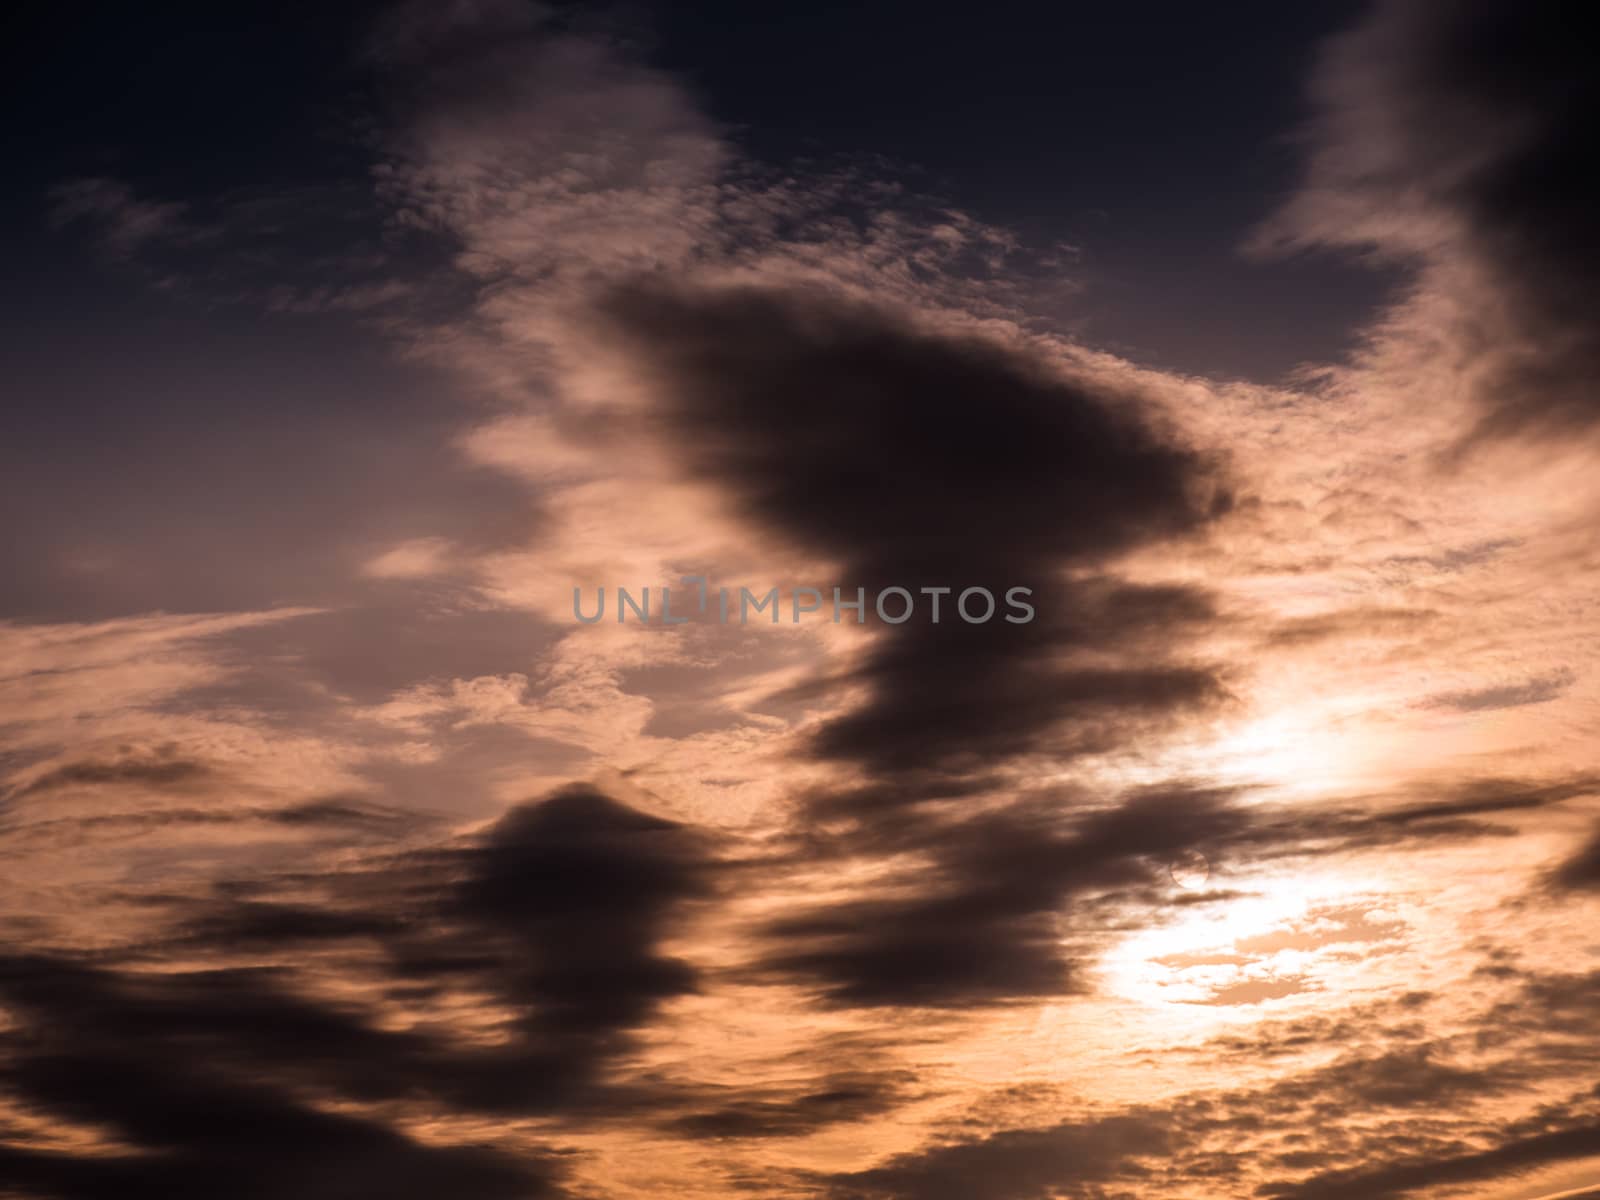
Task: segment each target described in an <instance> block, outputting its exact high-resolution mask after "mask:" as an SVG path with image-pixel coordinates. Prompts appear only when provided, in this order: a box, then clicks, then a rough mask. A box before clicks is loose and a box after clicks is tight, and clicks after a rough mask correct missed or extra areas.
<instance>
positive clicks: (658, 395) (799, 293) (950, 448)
mask: <svg viewBox="0 0 1600 1200" xmlns="http://www.w3.org/2000/svg"><path fill="white" fill-rule="evenodd" d="M599 327H600V331H601V335H602V336H603V337H604V338H607V339H609V340H610V343H611V344H612V345H613V346H614V347H616V348H619V349H620V350H621V352H622V354H623V355H624V356H625V359H626V361H627V362H629V363H630V364H631V365H632V367H633V369H634V370H635V371H636V372H637V374H638V377H639V379H640V380H641V381H642V382H643V383H644V385H645V386H646V387H647V389H648V390H649V392H650V395H651V397H652V399H653V401H654V402H655V408H654V409H653V415H654V419H656V420H657V421H658V422H659V424H660V427H661V429H662V432H663V433H664V435H665V436H666V437H667V439H668V441H669V443H670V444H671V445H673V446H674V447H675V449H676V451H677V453H678V454H679V456H680V458H681V462H682V465H683V467H684V469H685V470H686V471H688V472H691V473H693V474H694V475H695V476H696V477H698V478H703V479H707V480H710V481H712V482H715V483H716V484H718V485H720V486H721V487H722V488H723V489H724V490H725V491H726V493H727V495H728V496H729V498H730V500H731V501H732V503H733V505H734V507H735V508H736V509H737V511H738V512H739V513H740V514H741V515H742V516H743V517H744V518H745V519H747V520H748V521H750V522H752V523H753V524H754V525H756V526H757V528H758V529H759V530H761V531H762V532H764V533H766V534H768V535H770V536H776V537H777V538H779V539H781V540H782V541H783V542H786V543H787V544H789V545H790V546H792V547H795V548H796V549H798V550H799V551H801V552H803V553H806V554H809V555H816V556H821V557H823V558H824V559H826V560H828V561H831V562H833V563H835V564H837V569H838V572H839V583H840V585H841V586H843V587H846V588H853V587H856V586H859V587H864V588H866V589H867V592H868V594H869V596H872V595H876V593H877V592H878V591H879V590H880V589H882V588H886V587H894V586H897V587H904V588H907V589H910V590H911V591H912V592H913V593H914V594H915V595H917V597H918V603H919V606H920V608H919V611H918V613H917V615H916V616H914V617H913V618H912V619H911V620H910V621H908V622H906V623H904V624H901V625H893V626H891V625H889V624H887V623H884V622H880V621H877V620H876V619H875V618H872V624H873V626H874V630H875V637H874V639H873V641H872V643H871V645H870V647H869V648H868V649H867V651H866V652H865V654H864V655H863V656H862V658H861V659H860V660H859V662H858V663H856V664H855V665H853V666H852V667H850V668H849V669H848V670H847V671H846V672H844V673H843V674H840V675H837V676H834V677H830V678H827V679H825V680H822V681H818V682H813V683H811V684H809V685H805V686H806V687H807V688H808V689H810V690H813V691H814V690H815V689H817V688H823V689H839V690H841V691H846V690H847V691H848V692H849V693H850V694H852V695H860V696H862V697H864V699H863V700H862V701H861V702H860V703H858V704H856V705H855V706H854V707H852V708H850V709H849V710H847V711H845V712H844V713H843V714H841V715H837V716H835V717H832V718H831V719H828V720H826V721H824V722H823V723H822V725H821V726H820V728H819V729H818V730H817V732H816V733H815V735H814V737H813V738H812V740H811V743H810V749H811V752H812V753H813V754H814V755H816V756H818V757H820V758H822V759H824V760H827V761H830V762H834V763H838V764H841V765H844V766H848V767H853V768H856V769H857V770H859V771H860V772H861V783H860V785H859V786H857V787H853V788H852V787H845V788H841V789H838V790H835V791H832V792H828V793H819V794H817V795H815V796H813V797H812V798H811V799H810V800H809V801H808V805H807V807H808V811H809V813H810V814H811V815H812V816H813V817H815V818H817V819H820V820H823V821H827V822H834V823H837V822H838V821H840V820H841V819H843V820H844V821H845V822H846V824H849V825H853V826H854V831H853V833H851V834H848V835H846V836H845V837H844V839H843V840H841V841H836V842H834V843H833V844H832V845H830V846H829V847H828V848H826V849H825V850H822V851H820V853H822V854H824V855H825V856H832V857H833V858H835V859H836V860H837V859H844V858H849V857H852V856H856V857H858V858H859V857H865V858H867V859H871V858H873V857H875V856H882V855H884V854H887V853H900V852H905V851H907V850H909V851H910V852H912V853H914V854H915V855H916V856H917V857H918V858H919V860H920V861H919V865H918V867H917V869H916V871H915V873H914V876H913V877H911V878H899V877H896V878H894V879H891V880H889V881H888V882H887V883H885V884H884V885H883V888H882V891H883V893H884V894H883V895H881V896H880V895H867V896H863V897H861V898H859V899H856V900H850V901H846V902H843V903H841V904H838V905H829V906H824V907H821V908H818V909H816V910H813V911H811V912H806V913H801V914H797V915H795V916H793V917H790V918H787V919H785V920H782V921H780V922H777V923H775V924H774V925H773V927H772V928H771V930H770V931H769V933H770V935H771V936H772V938H774V939H775V941H776V945H777V948H776V949H775V950H774V952H773V954H772V956H771V957H770V958H769V959H768V960H767V961H766V962H765V963H764V964H763V967H764V969H765V970H767V971H771V972H776V973H777V974H779V975H780V976H784V977H790V978H795V979H797V980H805V979H809V980H812V981H814V982H815V983H816V984H817V985H819V986H820V988H821V990H822V993H823V995H824V996H826V998H827V999H828V1000H830V1001H831V1002H833V1003H840V1004H861V1005H881V1004H923V1005H934V1006H944V1005H958V1004H970V1003H982V1002H993V1001H998V1000H1004V999H1008V998H1015V997H1021V996H1038V995H1046V994H1051V993H1056V992H1061V991H1065V990H1070V989H1071V988H1073V987H1074V986H1075V984H1074V982H1073V980H1072V978H1071V972H1070V970H1069V964H1068V962H1067V961H1066V958H1065V956H1064V952H1063V950H1062V948H1061V941H1060V937H1059V931H1058V928H1057V925H1058V914H1057V909H1058V908H1059V906H1060V904H1061V902H1062V900H1063V898H1064V897H1065V896H1066V895H1067V894H1069V893H1071V892H1074V891H1076V890H1078V889H1081V888H1087V887H1089V886H1091V885H1092V884H1095V883H1102V884H1104V883H1109V882H1122V883H1129V882H1135V881H1144V882H1148V881H1149V879H1150V878H1152V877H1153V876H1151V875H1150V873H1149V872H1148V871H1146V870H1145V869H1144V868H1141V867H1140V866H1138V865H1137V864H1136V862H1135V858H1136V856H1137V853H1139V852H1140V851H1144V850H1148V851H1153V850H1156V849H1158V848H1160V846H1161V845H1165V844H1168V843H1167V841H1166V839H1165V838H1164V837H1163V836H1162V835H1160V834H1158V833H1156V832H1155V830H1154V826H1153V825H1152V827H1151V829H1149V830H1147V831H1146V833H1145V836H1144V841H1143V842H1142V843H1141V842H1140V840H1139V837H1138V836H1136V835H1133V834H1132V833H1131V831H1130V832H1129V833H1128V834H1127V835H1126V836H1125V837H1124V835H1122V834H1117V835H1112V834H1109V833H1107V832H1106V831H1104V830H1102V829H1099V828H1098V827H1096V828H1095V829H1092V830H1091V829H1077V828H1074V827H1072V824H1071V822H1062V821H1056V822H1054V823H1052V820H1051V819H1050V818H1048V817H1047V816H1046V815H1045V814H1044V813H1042V812H1041V811H1040V810H1037V809H1036V808H1034V807H1032V806H1031V805H1030V804H1027V803H1018V804H1017V805H1015V806H1014V807H1010V808H1007V809H1005V810H1004V811H995V810H994V807H993V804H992V803H989V804H979V801H980V799H981V798H982V797H985V796H988V797H989V798H990V800H992V797H993V793H994V791H995V790H996V788H997V787H999V786H1003V782H1002V781H1003V780H1004V778H1005V777H1006V775H1007V773H1008V772H1009V771H1011V770H1014V769H1015V767H1016V765H1017V764H1018V763H1019V762H1020V761H1022V760H1024V759H1026V758H1027V757H1028V756H1030V755H1042V754H1050V755H1052V756H1054V758H1055V759H1056V760H1057V761H1059V760H1062V759H1069V760H1070V759H1072V758H1075V757H1079V756H1083V755H1088V754H1095V753H1101V752H1106V751H1112V750H1117V749H1121V748H1124V747H1126V746H1127V745H1129V744H1130V743H1132V742H1134V741H1136V740H1137V739H1139V738H1141V737H1145V736H1150V735H1154V734H1159V733H1162V732H1165V731H1167V730H1168V729H1170V728H1171V727H1172V726H1173V725H1174V724H1175V723H1176V722H1178V721H1180V720H1182V719H1184V718H1186V717H1191V716H1194V715H1196V714H1202V713H1205V712H1206V711H1208V710H1209V709H1212V708H1214V707H1215V706H1217V705H1218V704H1220V703H1221V702H1223V701H1224V700H1225V699H1226V695H1227V693H1226V690H1225V687H1224V685H1223V682H1222V678H1221V675H1220V673H1219V671H1218V670H1217V669H1216V668H1215V667H1214V666H1212V665H1210V664H1206V663H1202V662H1198V661H1194V659H1193V656H1192V655H1190V654H1185V653H1184V652H1183V650H1184V647H1185V645H1186V644H1187V640H1188V639H1189V638H1191V637H1192V636H1194V635H1195V634H1196V633H1198V632H1200V631H1203V630H1205V629H1207V628H1209V627H1210V626H1211V625H1212V624H1213V623H1215V622H1216V621H1217V620H1218V619H1219V618H1218V615H1217V613H1216V612H1215V609H1214V606H1213V604H1212V601H1211V598H1210V596H1209V595H1208V594H1207V593H1205V592H1204V591H1202V590H1199V589H1196V588H1190V587H1157V586H1148V585H1136V584H1133V583H1129V582H1127V581H1125V580H1121V579H1119V578H1117V577H1116V575H1115V573H1114V570H1113V569H1112V566H1111V564H1112V562H1113V560H1115V558H1116V557H1117V556H1118V555H1120V554H1123V553H1125V552H1127V551H1129V550H1132V549H1134V548H1137V547H1139V546H1143V545H1147V544H1150V543H1152V542H1155V541H1158V540H1160V539H1166V538H1176V537H1182V536H1187V535H1192V534H1195V533H1196V532H1198V531H1200V530H1201V529H1203V528H1204V526H1205V525H1206V523H1207V522H1208V521H1209V520H1210V519H1211V518H1212V517H1213V516H1215V515H1216V514H1218V513H1219V512H1221V511H1223V510H1224V509H1225V508H1226V507H1227V505H1228V504H1229V494H1228V492H1227V490H1226V488H1225V487H1224V486H1223V485H1222V483H1221V482H1220V479H1219V475H1218V471H1217V468H1216V464H1214V463H1212V462H1209V461H1208V460H1207V459H1206V458H1204V457H1203V456H1202V455H1201V454H1199V453H1197V452H1196V451H1194V450H1192V449H1189V448H1187V447H1184V446H1182V445H1179V444H1178V443H1177V442H1176V441H1174V440H1172V439H1171V438H1170V437H1169V436H1167V435H1165V434H1163V433H1161V432H1159V431H1158V430H1157V429H1156V428H1155V427H1154V425H1153V424H1152V423H1151V422H1150V421H1149V419H1148V410H1147V409H1146V407H1145V400H1146V398H1144V397H1141V396H1140V395H1138V394H1137V393H1136V391H1134V390H1132V389H1130V388H1127V387H1124V386H1120V385H1116V384H1114V383H1111V382H1108V381H1106V380H1101V379H1094V378H1090V377H1088V376H1087V375H1083V374H1081V373H1080V374H1076V375H1074V374H1072V373H1070V372H1067V371H1065V370H1064V369H1062V368H1060V367H1059V366H1056V365H1053V364H1051V363H1050V362H1048V361H1047V360H1046V359H1045V357H1044V356H1043V355H1041V354H1039V353H1037V352H1035V351H1033V350H1030V349H1028V348H1026V347H1024V346H1021V345H1014V344H1008V343H1005V342H1002V341H1000V340H998V339H995V338H989V337H980V336H978V335H976V334H973V333H964V332H953V331H950V330H940V329H937V328H936V327H934V326H933V325H931V324H927V323H918V322H917V321H914V320H913V319H912V318H911V317H909V316H908V315H905V314H897V313H894V312H891V311H889V310H886V309H885V308H883V307H880V306H874V305H869V304H867V303H864V302H862V301H859V300H856V299H850V298H847V297H844V296H842V295H840V294H838V293H835V292H832V291H828V290H825V289H821V288H815V289H811V288H803V287H792V288H788V289H778V288H772V287H758V286H745V287H700V288H687V287H669V286H665V285H662V284H660V283H658V282H654V281H650V282H645V283H641V284H636V285H634V286H631V287H628V288H624V289H621V290H619V291H616V292H614V293H613V294H611V295H610V296H609V297H608V298H607V300H606V301H605V302H604V303H603V304H602V305H601V307H600V311H599ZM940 587H942V588H948V589H953V594H950V595H946V596H944V597H943V599H942V601H941V613H942V615H941V620H940V621H939V622H937V623H936V622H934V621H933V620H932V619H931V598H930V597H927V596H925V595H923V594H922V593H921V592H920V590H919V589H922V588H940ZM967 587H986V588H988V589H989V590H990V591H991V592H992V593H993V594H994V595H995V596H996V598H997V599H1000V598H1003V597H1004V596H1005V593H1006V592H1007V590H1008V589H1010V588H1012V587H1025V588H1029V589H1031V592H1032V595H1031V597H1030V603H1031V604H1032V605H1033V606H1034V608H1035V610H1036V616H1035V618H1034V620H1032V621H1031V622H1027V623H1007V622H1005V621H1003V620H1000V619H998V618H997V619H995V620H993V621H991V622H989V623H986V624H969V623H967V622H965V621H963V620H961V619H960V618H959V616H958V614H957V612H956V609H955V598H954V596H955V594H959V593H960V592H961V591H962V590H963V589H964V588H967ZM963 795H965V796H971V797H973V798H974V803H975V804H979V807H981V808H985V809H986V810H987V811H984V812H983V813H982V815H978V816H972V817H970V818H961V817H955V818H952V817H950V816H949V815H948V814H945V815H943V816H939V815H933V814H931V813H928V812H922V813H919V814H918V815H917V816H916V818H915V819H914V820H913V821H912V822H911V824H910V825H908V826H905V827H903V828H901V829H900V833H899V834H896V833H893V832H891V830H892V828H895V827H897V821H898V818H896V817H895V815H894V810H896V809H901V808H906V807H907V806H912V807H915V806H923V807H925V806H926V805H928V804H929V803H932V802H936V801H938V800H940V799H941V798H950V797H955V796H963ZM1198 811H1199V810H1197V812H1198ZM1106 819H1107V818H1098V820H1102V821H1104V820H1106ZM1130 819H1131V820H1134V821H1135V822H1137V821H1138V820H1139V818H1137V817H1133V818H1130ZM1095 820H1097V818H1089V822H1090V824H1093V822H1094V821H1095ZM1183 827H1184V821H1183V820H1182V819H1178V820H1176V821H1175V822H1174V823H1173V824H1172V825H1171V828H1183ZM897 836H904V837H905V838H907V839H909V841H910V842H911V843H914V844H912V845H898V846H896V845H892V844H891V843H892V842H893V841H894V839H895V837H897ZM1124 840H1126V841H1127V842H1128V843H1129V844H1128V846H1122V845H1120V843H1121V842H1122V841H1124ZM1135 845H1137V846H1138V847H1139V849H1137V850H1136V849H1134V848H1132V847H1133V846H1135ZM1018 855H1020V856H1021V861H1023V862H1026V863H1027V864H1031V865H1030V866H1020V865H1019V860H1018V858H1017V856H1018Z"/></svg>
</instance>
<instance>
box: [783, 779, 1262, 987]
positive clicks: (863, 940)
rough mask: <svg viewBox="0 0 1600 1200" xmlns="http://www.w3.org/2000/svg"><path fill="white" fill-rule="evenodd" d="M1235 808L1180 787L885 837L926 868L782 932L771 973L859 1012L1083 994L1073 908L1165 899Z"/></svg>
mask: <svg viewBox="0 0 1600 1200" xmlns="http://www.w3.org/2000/svg"><path fill="white" fill-rule="evenodd" d="M1227 801H1228V797H1227V796H1226V795H1225V794H1222V793H1210V792H1204V791H1200V790H1197V789H1184V788H1170V789H1163V790H1159V791H1151V792H1148V793H1143V794H1139V795H1136V796H1134V797H1132V798H1129V799H1127V800H1126V801H1125V802H1124V803H1121V804H1119V805H1116V806H1112V807H1109V808H1105V809H1102V810H1100V811H1097V812H1095V811H1089V812H1085V811H1082V810H1081V809H1080V808H1076V807H1075V806H1072V805H1070V804H1065V805H1064V804H1062V803H1061V802H1060V799H1059V798H1049V799H1046V800H1042V801H1035V802H1028V803H1023V802H1016V803H1011V804H1007V805H1005V806H1003V807H1000V808H997V809H993V810H990V811H985V812H979V813H976V814H973V815H970V816H959V815H957V816H954V817H946V818H942V819H941V818H939V817H937V816H934V815H932V814H922V815H920V816H919V818H918V819H917V820H914V821H910V822H907V823H905V824H903V825H899V826H895V827H893V828H890V827H886V826H879V827H877V829H876V832H875V840H874V841H873V842H872V843H871V844H870V846H869V847H863V846H859V845H858V846H857V847H856V848H857V849H858V850H869V849H870V851H871V852H873V853H876V854H878V855H880V856H883V857H885V858H888V857H890V856H895V857H910V858H911V859H912V861H913V863H914V865H913V866H911V867H909V868H906V869H904V870H903V871H902V872H898V873H896V874H894V875H892V876H891V877H890V878H889V879H888V880H886V881H884V882H882V883H881V884H880V885H879V888H878V892H879V894H877V895H870V896H866V897H864V898H861V899H858V900H851V901H844V902H840V903H837V904H833V905H829V906H826V907H823V908H819V909H816V910H813V911H811V912H808V913H804V914H801V915H798V916H794V917H790V918H786V919H784V920H781V921H779V922H777V923H775V924H774V925H773V926H772V927H771V929H770V930H769V931H768V933H769V937H770V938H771V939H772V940H773V942H774V943H775V945H776V947H777V948H776V949H775V950H774V951H773V952H772V954H771V956H770V958H769V959H768V960H767V961H766V963H765V969H766V970H768V971H771V972H776V973H777V974H779V975H781V976H786V977H795V978H798V979H801V980H807V979H809V980H814V981H816V982H817V983H818V984H820V986H821V988H822V994H823V996H824V998H826V999H827V1000H828V1001H830V1002H831V1003H835V1004H845V1005H862V1006H878V1005H921V1006H929V1007H946V1006H967V1005H972V1004H981V1003H994V1002H997V1001H1005V1000H1015V999H1020V998H1024V997H1038V996H1047V995H1056V994H1062V993H1066V992H1071V991H1075V990H1079V988H1080V987H1081V984H1080V982H1079V981H1078V979H1077V978H1076V975H1075V972H1074V963H1073V961H1072V956H1073V955H1074V953H1075V952H1076V950H1075V948H1074V945H1073V942H1072V941H1071V940H1070V939H1069V937H1068V936H1067V935H1068V934H1069V932H1070V931H1071V929H1072V922H1071V920H1070V914H1069V913H1068V911H1067V910H1068V909H1069V908H1070V907H1071V905H1070V902H1071V901H1072V900H1073V899H1074V898H1075V897H1078V898H1080V903H1082V902H1084V900H1083V898H1086V897H1091V896H1103V895H1105V894H1108V893H1109V894H1114V895H1117V896H1119V897H1122V896H1125V894H1126V893H1127V892H1129V891H1130V890H1144V891H1146V892H1149V893H1156V894H1159V892H1160V891H1161V889H1162V886H1163V885H1164V880H1165V876H1166V866H1167V864H1168V863H1169V862H1170V861H1171V859H1172V857H1173V856H1174V855H1175V854H1176V853H1178V852H1179V851H1182V850H1189V849H1192V848H1194V847H1195V846H1197V845H1216V844H1221V843H1225V842H1226V841H1227V840H1228V839H1229V838H1230V837H1232V836H1233V835H1234V834H1235V833H1236V832H1237V831H1238V830H1239V829H1240V827H1241V826H1242V824H1243V820H1244V818H1243V817H1242V815H1241V814H1240V813H1239V812H1237V811H1236V810H1234V809H1232V808H1231V807H1230V806H1229V805H1228V803H1227Z"/></svg>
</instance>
